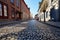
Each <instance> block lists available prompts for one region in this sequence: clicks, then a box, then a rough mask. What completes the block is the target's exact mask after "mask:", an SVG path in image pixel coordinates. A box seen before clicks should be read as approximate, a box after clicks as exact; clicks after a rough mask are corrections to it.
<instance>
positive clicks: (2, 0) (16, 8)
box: [0, 0, 30, 20]
mask: <svg viewBox="0 0 60 40" xmlns="http://www.w3.org/2000/svg"><path fill="white" fill-rule="evenodd" d="M22 11H23V12H22ZM29 14H30V9H29V8H28V7H27V5H26V3H25V2H24V0H0V19H8V20H22V19H24V18H23V16H25V19H26V18H27V17H26V16H28V17H29ZM27 19H28V18H27Z"/></svg>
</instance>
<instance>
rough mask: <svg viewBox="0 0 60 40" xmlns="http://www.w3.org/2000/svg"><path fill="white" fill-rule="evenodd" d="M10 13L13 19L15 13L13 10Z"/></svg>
mask: <svg viewBox="0 0 60 40" xmlns="http://www.w3.org/2000/svg"><path fill="white" fill-rule="evenodd" d="M11 13H12V17H14V16H15V14H14V13H15V11H14V8H12V10H11Z"/></svg>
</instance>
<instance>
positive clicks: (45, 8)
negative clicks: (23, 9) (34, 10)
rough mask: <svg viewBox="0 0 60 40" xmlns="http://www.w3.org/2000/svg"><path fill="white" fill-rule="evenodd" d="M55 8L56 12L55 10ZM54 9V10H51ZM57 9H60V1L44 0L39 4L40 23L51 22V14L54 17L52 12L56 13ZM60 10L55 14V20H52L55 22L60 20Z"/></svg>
mask: <svg viewBox="0 0 60 40" xmlns="http://www.w3.org/2000/svg"><path fill="white" fill-rule="evenodd" d="M53 8H54V10H53ZM51 9H52V10H51ZM56 9H59V0H42V2H41V3H40V4H39V10H38V14H39V21H49V20H51V13H52V16H53V15H54V14H53V12H52V11H55V10H56ZM58 14H59V13H58V10H57V11H56V12H55V16H54V17H55V18H56V19H54V18H52V19H54V20H58V19H59V15H58Z"/></svg>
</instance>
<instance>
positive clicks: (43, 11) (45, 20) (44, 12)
mask: <svg viewBox="0 0 60 40" xmlns="http://www.w3.org/2000/svg"><path fill="white" fill-rule="evenodd" d="M43 12H44V22H45V21H46V20H45V10H43Z"/></svg>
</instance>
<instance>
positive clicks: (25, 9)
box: [21, 0, 30, 20]
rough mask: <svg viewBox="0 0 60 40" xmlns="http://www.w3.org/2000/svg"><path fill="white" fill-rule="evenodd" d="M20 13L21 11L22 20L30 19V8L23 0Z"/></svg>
mask: <svg viewBox="0 0 60 40" xmlns="http://www.w3.org/2000/svg"><path fill="white" fill-rule="evenodd" d="M21 13H22V20H29V19H30V8H28V6H27V4H26V3H25V2H24V0H21Z"/></svg>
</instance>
